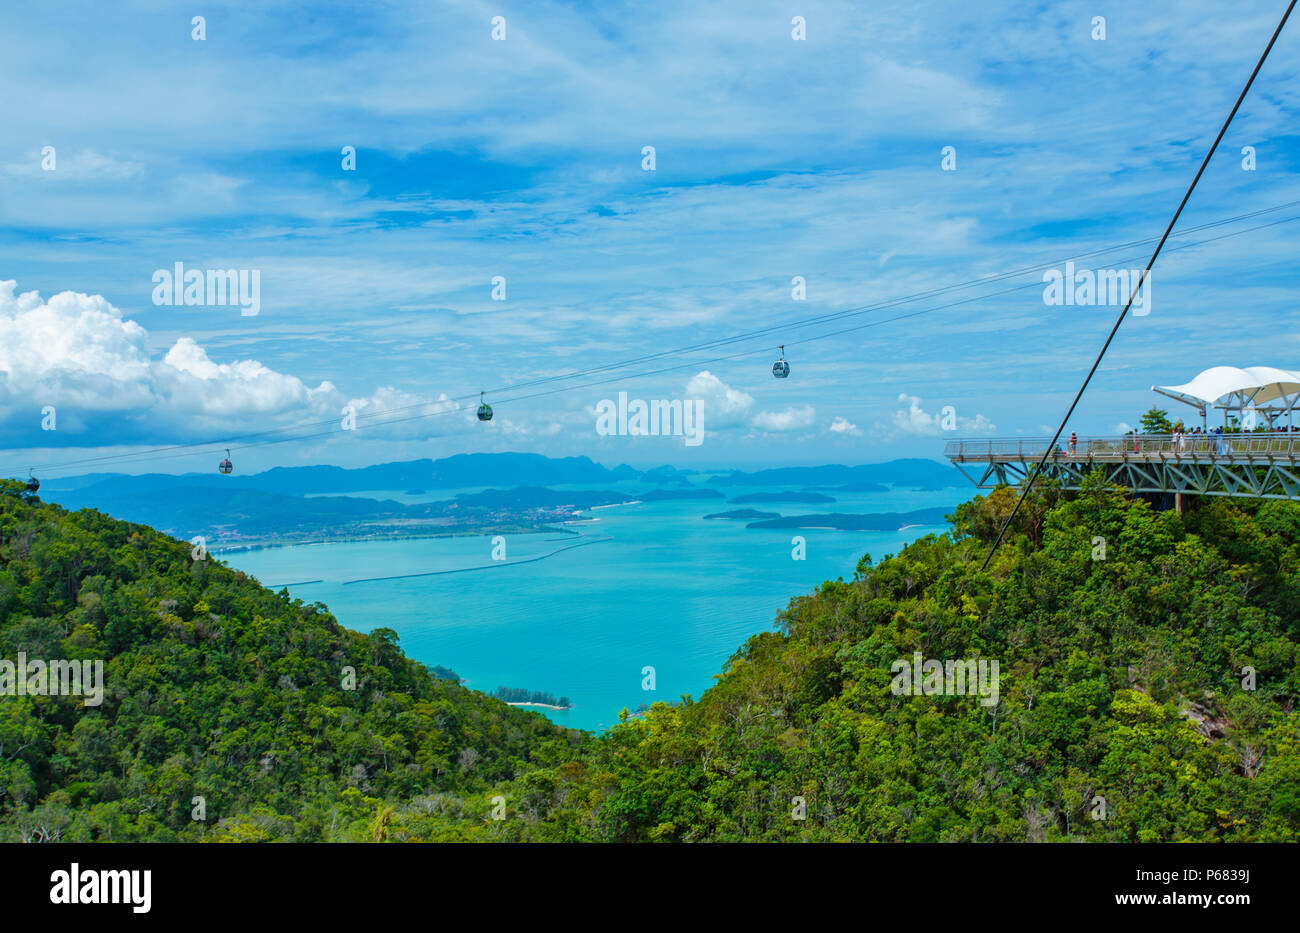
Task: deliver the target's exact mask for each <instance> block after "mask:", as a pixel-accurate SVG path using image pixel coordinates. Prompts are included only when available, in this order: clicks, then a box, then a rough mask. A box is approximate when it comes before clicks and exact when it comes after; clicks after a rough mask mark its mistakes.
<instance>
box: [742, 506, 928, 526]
mask: <svg viewBox="0 0 1300 933" xmlns="http://www.w3.org/2000/svg"><path fill="white" fill-rule="evenodd" d="M950 511H952V510H951V509H949V508H943V507H940V508H933V509H917V510H916V511H915V512H877V513H874V514H867V515H852V514H843V513H831V514H829V515H786V516H784V517H782V518H770V519H765V520H763V521H756V522H750V523H749V524H748V525H746V526H745V527H746V528H831V529H834V530H836V531H898V530H899V529H900V528H901V527H903V526H904V525H939V524H943V522H944V517H945V515H946V513H948V512H950Z"/></svg>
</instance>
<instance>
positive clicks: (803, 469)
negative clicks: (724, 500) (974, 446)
mask: <svg viewBox="0 0 1300 933" xmlns="http://www.w3.org/2000/svg"><path fill="white" fill-rule="evenodd" d="M967 482H968V481H967V480H966V478H965V477H963V476H962V475H961V473H960V471H958V470H957V468H956V467H954V466H953V465H952V464H949V463H939V462H938V461H935V460H923V459H921V458H919V457H912V458H908V459H903V460H890V461H888V462H887V463H864V464H860V465H859V466H844V465H843V464H838V463H829V464H824V465H821V466H799V467H777V468H775V469H770V470H758V471H756V472H753V473H746V472H745V471H743V470H732V471H731V472H730V473H723V474H720V475H718V476H714V477H712V478H710V479H709V483H711V484H713V485H717V486H802V487H809V486H821V487H826V486H832V485H838V486H841V487H850V486H851V487H855V488H853V489H848V488H845V489H844V491H845V492H883V491H885V488H884V487H882V486H880V484H881V483H888V484H890V485H891V486H894V487H898V488H904V489H923V490H934V489H946V488H948V487H950V486H964V485H965V484H966V483H967ZM857 487H862V488H857Z"/></svg>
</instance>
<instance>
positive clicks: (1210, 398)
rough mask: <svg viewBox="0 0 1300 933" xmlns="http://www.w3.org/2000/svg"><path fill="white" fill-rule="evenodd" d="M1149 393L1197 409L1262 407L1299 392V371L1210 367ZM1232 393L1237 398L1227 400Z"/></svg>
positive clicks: (1269, 368)
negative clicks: (1185, 380) (1189, 380)
mask: <svg viewBox="0 0 1300 933" xmlns="http://www.w3.org/2000/svg"><path fill="white" fill-rule="evenodd" d="M1151 391H1153V392H1159V393H1160V394H1161V395H1167V396H1169V397H1170V398H1174V399H1177V400H1178V401H1180V402H1186V403H1187V404H1188V405H1192V406H1194V407H1196V408H1201V409H1204V408H1206V407H1210V406H1216V407H1222V406H1227V407H1232V408H1237V407H1241V406H1246V405H1254V406H1264V405H1266V404H1267V403H1269V402H1271V401H1275V400H1276V399H1280V398H1286V397H1287V396H1290V395H1295V394H1296V393H1297V392H1300V372H1292V371H1291V370H1286V369H1277V368H1276V367H1273V366H1247V367H1246V368H1245V369H1238V368H1237V367H1236V366H1212V367H1211V368H1209V369H1207V370H1205V372H1203V373H1201V374H1200V375H1198V376H1197V377H1196V378H1195V379H1193V380H1192V381H1191V382H1188V383H1186V384H1184V385H1180V386H1152V387H1151ZM1235 393H1240V395H1239V397H1238V398H1236V399H1230V398H1229V396H1232V395H1234V394H1235ZM1287 401H1288V402H1289V401H1290V400H1289V399H1288V400H1287Z"/></svg>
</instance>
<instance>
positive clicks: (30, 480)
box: [27, 470, 41, 492]
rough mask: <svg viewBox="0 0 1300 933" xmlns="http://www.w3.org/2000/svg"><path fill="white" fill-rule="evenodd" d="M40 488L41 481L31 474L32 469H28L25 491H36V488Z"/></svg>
mask: <svg viewBox="0 0 1300 933" xmlns="http://www.w3.org/2000/svg"><path fill="white" fill-rule="evenodd" d="M40 488H41V481H40V480H38V479H37V478H36V477H35V476H32V471H31V470H28V471H27V491H28V492H36V490H38V489H40Z"/></svg>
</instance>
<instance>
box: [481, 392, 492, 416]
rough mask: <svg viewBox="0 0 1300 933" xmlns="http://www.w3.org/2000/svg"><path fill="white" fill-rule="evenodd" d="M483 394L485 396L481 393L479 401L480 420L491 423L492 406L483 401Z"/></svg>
mask: <svg viewBox="0 0 1300 933" xmlns="http://www.w3.org/2000/svg"><path fill="white" fill-rule="evenodd" d="M483 394H484V393H482V392H480V393H479V394H478V401H479V406H478V420H479V421H491V420H492V406H491V405H489V404H488V403H487V402H485V401H483Z"/></svg>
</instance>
